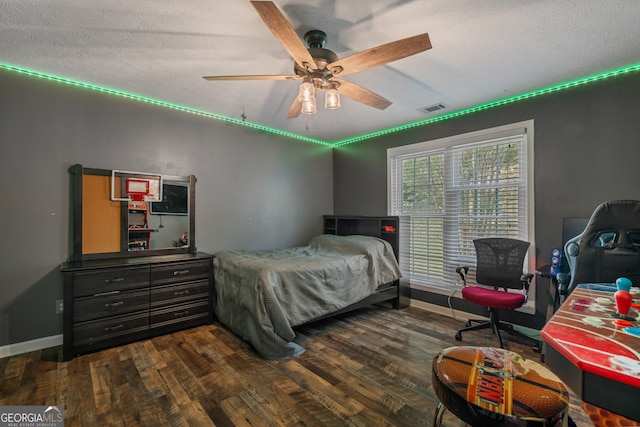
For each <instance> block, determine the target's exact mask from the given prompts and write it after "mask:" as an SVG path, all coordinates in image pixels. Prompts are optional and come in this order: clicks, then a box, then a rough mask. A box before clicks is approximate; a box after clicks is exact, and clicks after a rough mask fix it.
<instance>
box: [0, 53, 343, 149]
mask: <svg viewBox="0 0 640 427" xmlns="http://www.w3.org/2000/svg"><path fill="white" fill-rule="evenodd" d="M0 68H1V69H5V70H7V71H13V72H16V73H20V74H26V75H28V76H32V77H39V78H42V79H46V80H51V81H54V82H57V83H65V84H68V85H71V86H76V87H81V88H85V89H91V90H94V91H98V92H103V93H107V94H109V95H116V96H120V97H123V98H128V99H132V100H134V101H141V102H146V103H148V104H153V105H157V106H159V107H165V108H171V109H172V110H178V111H182V112H184V113H191V114H195V115H198V116H202V117H207V118H210V119H215V120H222V121H224V122H227V123H233V124H235V125H240V126H246V127H249V128H253V129H257V130H260V131H264V132H269V133H273V134H276V135H280V136H285V137H288V138H293V139H299V140H302V141H305V142H313V143H315V144H321V145H326V146H329V147H331V146H332V145H333V144H332V143H330V142H326V141H322V140H320V139H315V138H309V137H306V136H302V135H298V134H295V133H291V132H285V131H283V130H279V129H274V128H270V127H267V126H262V125H258V124H255V123H251V122H245V121H242V120H239V119H234V118H232V117H226V116H222V115H219V114H213V113H209V112H206V111H202V110H197V109H195V108H190V107H185V106H182V105H177V104H172V103H170V102H165V101H160V100H157V99H153V98H147V97H144V96H141V95H136V94H132V93H127V92H122V91H119V90H115V89H109V88H106V87H102V86H96V85H92V84H88V83H82V82H77V81H75V80H70V79H65V78H63V77H57V76H52V75H49V74H44V73H39V72H37V71H32V70H26V69H24V68H20V67H15V66H12V65H7V64H2V63H0Z"/></svg>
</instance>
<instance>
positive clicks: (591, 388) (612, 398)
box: [540, 284, 640, 421]
mask: <svg viewBox="0 0 640 427" xmlns="http://www.w3.org/2000/svg"><path fill="white" fill-rule="evenodd" d="M634 289H637V288H634ZM615 290H616V288H615V286H614V285H610V284H582V285H578V287H577V288H576V289H575V290H574V291H573V292H572V293H571V294H570V295H569V296H568V297H567V298H566V300H565V301H564V303H563V304H562V306H561V307H560V309H559V310H558V311H557V312H556V313H555V314H554V315H553V316H552V317H551V319H550V320H549V322H548V323H547V324H546V325H545V326H544V328H543V329H542V331H540V335H541V336H542V339H543V340H544V341H545V342H546V343H547V344H548V345H547V346H546V347H547V353H546V355H545V362H546V364H547V365H548V366H549V368H550V369H551V370H552V371H553V372H554V373H555V374H556V375H558V377H560V379H561V380H562V381H564V382H565V384H566V385H567V386H568V387H570V388H571V389H572V390H573V392H574V393H575V394H576V395H577V396H578V397H579V398H581V399H582V400H583V401H585V402H587V403H590V404H592V405H596V406H599V407H601V408H604V409H606V410H609V411H611V412H615V413H617V414H620V415H623V416H625V417H627V418H630V419H632V420H637V421H640V405H639V404H638V401H637V397H636V396H638V395H639V394H638V393H640V374H627V373H625V372H621V371H619V370H616V369H615V368H614V367H612V364H611V362H610V358H611V357H613V356H626V357H629V358H631V359H634V360H640V337H639V336H637V335H632V334H630V333H627V332H626V331H625V330H624V328H625V327H624V326H617V325H616V324H615V323H614V321H615V320H616V319H615V318H613V317H611V314H612V313H615V303H614V297H613V294H614V292H615ZM634 298H635V299H636V300H637V299H638V298H640V295H638V294H637V293H635V290H634ZM607 300H608V301H610V302H607ZM635 314H636V315H637V313H635ZM587 317H597V318H599V319H600V320H601V321H602V324H601V325H597V326H596V325H593V324H591V323H587V322H586V321H585V319H586V318H587ZM633 326H634V327H640V321H636V322H634V325H633Z"/></svg>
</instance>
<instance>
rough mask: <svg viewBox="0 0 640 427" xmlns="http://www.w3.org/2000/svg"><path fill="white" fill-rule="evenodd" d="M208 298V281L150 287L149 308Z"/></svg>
mask: <svg viewBox="0 0 640 427" xmlns="http://www.w3.org/2000/svg"><path fill="white" fill-rule="evenodd" d="M208 297H209V280H198V281H195V282H188V283H181V284H179V285H164V286H153V287H151V308H157V307H161V306H164V305H171V304H178V303H181V302H186V301H191V300H194V299H207V298H208Z"/></svg>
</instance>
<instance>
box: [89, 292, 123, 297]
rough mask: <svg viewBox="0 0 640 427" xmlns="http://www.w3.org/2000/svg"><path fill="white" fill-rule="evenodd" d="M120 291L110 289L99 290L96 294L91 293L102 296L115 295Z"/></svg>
mask: <svg viewBox="0 0 640 427" xmlns="http://www.w3.org/2000/svg"><path fill="white" fill-rule="evenodd" d="M119 293H120V291H110V292H99V293H97V294H93V296H94V297H104V296H107V295H116V294H119Z"/></svg>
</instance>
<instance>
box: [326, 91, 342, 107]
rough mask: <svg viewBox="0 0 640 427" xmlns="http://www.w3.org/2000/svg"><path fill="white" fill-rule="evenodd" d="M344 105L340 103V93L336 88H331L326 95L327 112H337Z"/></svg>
mask: <svg viewBox="0 0 640 427" xmlns="http://www.w3.org/2000/svg"><path fill="white" fill-rule="evenodd" d="M341 106H342V104H341V103H340V92H338V89H336V88H335V87H331V88H329V89H327V90H326V91H325V94H324V108H326V109H327V110H337V109H338V108H340V107H341Z"/></svg>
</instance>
